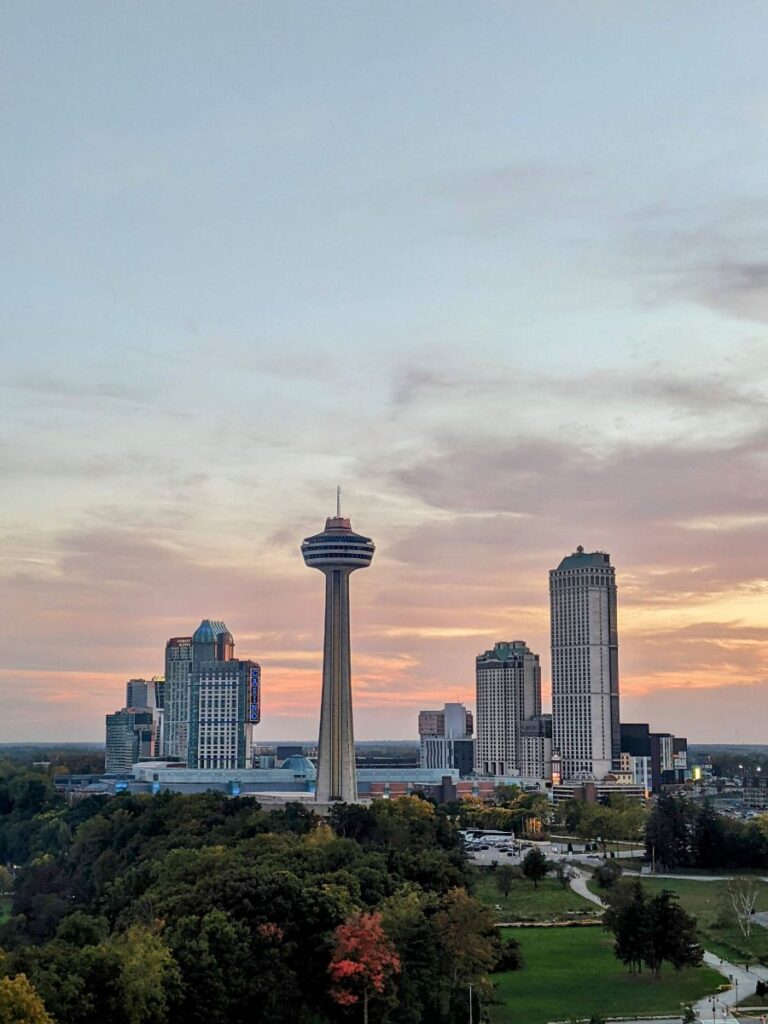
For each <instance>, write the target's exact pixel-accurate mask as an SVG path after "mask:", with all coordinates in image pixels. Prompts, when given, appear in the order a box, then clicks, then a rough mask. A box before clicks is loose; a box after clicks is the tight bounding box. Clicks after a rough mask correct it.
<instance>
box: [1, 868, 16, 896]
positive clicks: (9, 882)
mask: <svg viewBox="0 0 768 1024" xmlns="http://www.w3.org/2000/svg"><path fill="white" fill-rule="evenodd" d="M12 888H13V878H12V877H11V872H10V871H9V870H8V868H7V867H6V866H5V865H4V864H0V893H3V892H10V891H11V889H12Z"/></svg>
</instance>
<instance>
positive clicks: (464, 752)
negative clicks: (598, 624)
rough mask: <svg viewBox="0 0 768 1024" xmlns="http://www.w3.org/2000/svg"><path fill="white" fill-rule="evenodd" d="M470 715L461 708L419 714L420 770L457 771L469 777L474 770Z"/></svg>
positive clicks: (455, 706)
mask: <svg viewBox="0 0 768 1024" xmlns="http://www.w3.org/2000/svg"><path fill="white" fill-rule="evenodd" d="M472 727H473V721H472V712H471V711H467V709H466V708H465V707H464V705H463V704H446V705H444V707H443V709H442V711H420V712H419V742H420V762H419V763H420V764H421V767H422V768H457V769H458V770H459V771H460V772H461V774H462V775H469V774H471V772H472V769H473V766H474V740H473V739H472Z"/></svg>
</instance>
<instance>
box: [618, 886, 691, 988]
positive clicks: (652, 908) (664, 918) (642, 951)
mask: <svg viewBox="0 0 768 1024" xmlns="http://www.w3.org/2000/svg"><path fill="white" fill-rule="evenodd" d="M610 893H611V895H610V897H609V901H610V902H609V906H608V910H606V912H605V914H604V915H603V925H604V927H605V928H607V929H608V931H610V932H612V933H613V936H614V939H615V942H614V947H613V948H614V953H615V954H616V957H617V959H618V960H620V961H621V962H622V963H624V964H627V966H628V967H629V969H630V971H635V970H637V971H639V970H641V968H642V964H645V965H646V967H648V968H649V970H652V971H653V972H654V973H655V974H656V976H657V977H659V976H660V975H661V968H662V964H663V963H664V962H665V961H666V962H667V963H670V964H672V966H673V967H674V968H675V970H677V971H679V970H680V969H681V968H682V967H686V966H696V965H697V964H700V963H701V960H702V957H703V955H704V951H703V950H702V948H701V946H700V945H699V943H698V941H697V939H696V920H695V918H693V917H691V916H690V914H687V913H686V912H685V911H684V910H683V908H682V907H681V906H680V905H679V903H678V900H677V896H676V895H675V894H674V893H672V892H669V891H668V890H667V889H663V890H662V891H661V892H660V893H658V894H657V895H656V896H654V897H653V898H652V899H649V898H648V896H647V895H646V892H645V890H644V889H643V887H642V884H641V883H640V881H639V880H638V881H633V882H630V883H620V884H619V885H616V886H615V887H614V888H613V889H612V890H610Z"/></svg>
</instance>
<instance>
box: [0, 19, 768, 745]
mask: <svg viewBox="0 0 768 1024" xmlns="http://www.w3.org/2000/svg"><path fill="white" fill-rule="evenodd" d="M767 37H768V8H766V6H765V5H764V4H761V3H752V2H749V0H744V2H742V3H739V4H733V3H731V2H730V0H722V2H711V0H678V2H677V3H675V4H669V3H668V2H666V0H661V2H654V0H644V2H643V3H637V2H635V3H632V2H620V3H617V2H615V0H604V2H598V0H562V2H558V0H543V2H534V0H520V2H510V0H505V2H496V0H476V2H473V3H471V4H468V3H466V2H464V0H462V2H456V0H420V2H419V3H413V2H412V0H387V2H386V3H379V2H373V0H302V2H298V0H281V2H280V3H259V2H255V0H250V2H246V0H241V2H235V0H218V2H213V0H208V2H198V0H183V2H181V0H164V2H161V3H158V2H157V0H151V2H141V0H134V2H131V3H125V2H122V0H90V2H83V0H69V2H68V3H66V4H62V3H59V2H57V0H47V2H39V0H25V2H23V3H10V4H5V5H3V7H2V10H0V137H1V138H2V140H3V141H2V156H1V157H0V223H2V234H1V235H0V295H1V296H2V303H1V305H2V310H3V313H2V317H1V318H0V354H1V356H2V360H1V362H0V651H2V656H1V657H0V707H1V708H2V713H1V714H0V742H13V741H28V740H41V741H42V740H46V741H56V740H62V741H64V740H103V736H104V715H105V714H106V713H107V712H111V711H113V710H115V709H116V708H118V707H120V706H122V703H123V699H124V685H125V681H126V680H127V679H128V678H131V677H141V676H151V675H154V674H158V673H161V672H162V670H163V649H164V644H165V641H166V639H167V638H168V637H170V636H176V635H189V634H190V633H191V632H192V631H193V630H194V629H195V627H196V626H197V625H198V623H199V622H200V620H201V619H203V618H216V619H223V620H224V621H225V622H226V623H227V625H228V627H229V629H230V630H231V631H232V633H233V634H234V637H235V640H236V643H237V649H236V650H237V654H238V655H239V656H240V657H252V658H255V659H256V660H258V661H259V662H260V663H261V665H262V671H263V719H262V724H261V725H260V726H259V727H258V729H257V731H256V734H255V739H256V740H257V741H259V740H260V739H264V740H269V739H290V738H301V739H311V738H312V737H314V736H315V735H316V732H317V725H318V717H319V696H320V671H321V648H322V604H323V586H322V578H321V576H320V574H319V573H312V572H310V570H308V569H307V568H306V567H305V566H304V564H303V562H302V559H301V555H300V551H299V545H300V543H301V540H302V538H303V537H305V536H307V535H310V534H312V533H315V532H318V531H319V530H320V529H321V528H322V526H323V522H324V519H325V516H327V515H329V514H331V513H332V511H333V509H334V503H335V488H336V485H337V483H338V484H340V485H341V486H342V489H343V501H344V511H345V513H346V514H348V515H349V516H350V517H351V520H352V525H353V527H354V528H355V529H356V530H357V531H359V532H361V533H363V534H366V535H368V536H371V537H372V538H373V539H374V541H375V543H376V555H375V558H374V561H373V564H372V566H371V568H370V569H368V570H366V571H365V572H358V573H356V574H355V576H354V577H353V578H352V631H353V632H352V644H353V675H354V695H355V696H354V699H355V708H356V719H355V725H356V735H357V738H359V739H378V738H409V737H415V736H416V731H417V730H416V722H417V713H418V710H419V709H420V708H423V707H435V706H436V707H440V706H442V704H443V703H444V702H445V701H450V700H462V701H465V702H467V703H469V704H470V705H471V704H472V702H473V698H474V659H475V656H476V655H477V654H478V653H479V652H481V651H483V650H485V649H487V648H489V647H491V646H492V645H493V643H494V642H495V641H499V640H513V639H521V640H525V641H527V643H528V644H529V646H530V647H531V648H532V649H533V650H534V651H536V652H538V653H539V654H540V655H541V662H542V676H543V679H544V689H545V705H546V704H547V701H548V695H549V694H548V691H549V676H550V667H549V666H550V659H549V651H548V644H549V607H548V571H549V570H550V569H552V568H554V567H556V566H557V564H558V563H559V561H560V560H561V558H562V557H563V556H564V555H566V554H568V553H570V552H571V551H573V550H574V549H575V548H576V546H577V545H578V544H582V545H584V547H585V548H586V549H587V550H604V551H608V552H610V554H611V558H612V562H613V564H614V565H615V566H616V571H617V583H618V588H619V635H620V650H619V658H620V674H621V684H620V686H621V713H622V718H623V719H624V720H625V721H648V722H650V724H651V725H652V727H653V728H654V729H657V730H665V731H671V732H677V733H678V734H679V735H687V736H688V737H689V740H691V741H692V742H716V741H721V742H764V741H765V721H766V712H768V698H767V697H766V694H767V693H768V647H767V646H766V644H767V642H768V620H767V616H766V609H768V545H767V544H766V540H767V539H768V529H767V527H768V475H767V474H766V468H767V457H768V244H767V243H768V185H767V183H768V173H766V172H767V170H768V63H767V62H766V60H765V39H766V38H767Z"/></svg>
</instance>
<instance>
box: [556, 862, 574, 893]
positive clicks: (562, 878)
mask: <svg viewBox="0 0 768 1024" xmlns="http://www.w3.org/2000/svg"><path fill="white" fill-rule="evenodd" d="M550 867H551V868H552V873H553V874H554V876H555V878H556V879H557V880H558V882H559V883H560V885H561V886H562V887H563V889H567V888H568V886H569V885H570V884H571V882H572V881H573V879H574V878H575V877H576V876H577V874H578V871H577V870H576V868H574V867H572V866H571V865H570V864H569V863H568V862H567V861H564V860H556V861H555V862H554V863H553V864H551V865H550Z"/></svg>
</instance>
